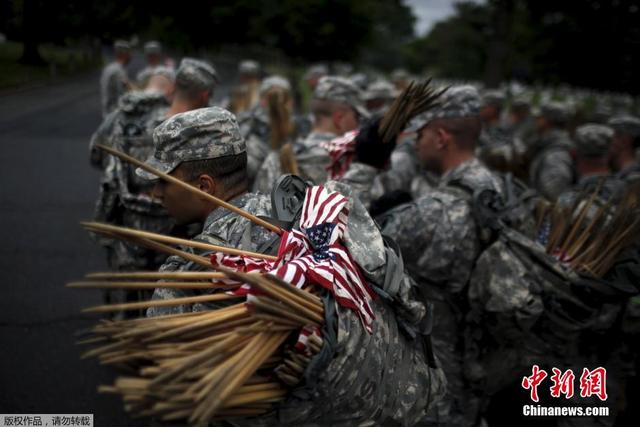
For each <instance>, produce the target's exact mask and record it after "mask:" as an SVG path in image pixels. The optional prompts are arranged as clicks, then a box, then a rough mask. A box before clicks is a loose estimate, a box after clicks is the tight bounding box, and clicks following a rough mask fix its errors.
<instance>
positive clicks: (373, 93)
mask: <svg viewBox="0 0 640 427" xmlns="http://www.w3.org/2000/svg"><path fill="white" fill-rule="evenodd" d="M396 96H398V91H397V89H396V87H395V86H394V85H393V84H391V83H390V82H388V81H387V80H384V79H379V80H376V81H374V82H372V83H371V84H370V85H369V87H367V90H366V91H365V92H364V99H365V100H366V101H369V100H372V99H393V98H395V97H396Z"/></svg>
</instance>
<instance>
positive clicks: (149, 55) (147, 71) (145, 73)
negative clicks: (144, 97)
mask: <svg viewBox="0 0 640 427" xmlns="http://www.w3.org/2000/svg"><path fill="white" fill-rule="evenodd" d="M144 56H145V58H146V59H147V65H146V66H145V67H144V68H143V69H142V70H140V71H139V72H138V74H137V75H136V83H137V85H138V87H139V88H141V89H144V88H145V87H146V86H147V83H148V82H149V78H150V77H151V75H152V72H153V69H154V68H156V67H161V66H162V45H161V44H160V42H157V41H155V40H151V41H148V42H146V43H145V44H144Z"/></svg>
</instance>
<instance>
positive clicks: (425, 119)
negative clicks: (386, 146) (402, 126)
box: [405, 85, 480, 132]
mask: <svg viewBox="0 0 640 427" xmlns="http://www.w3.org/2000/svg"><path fill="white" fill-rule="evenodd" d="M478 114H480V93H478V89H476V88H475V87H474V86H471V85H461V86H452V87H450V88H449V89H447V91H446V92H445V93H444V94H443V95H442V97H441V98H440V101H439V104H438V105H436V106H435V107H434V108H432V109H430V110H428V111H426V112H424V113H422V114H420V115H418V116H416V117H414V118H413V119H412V120H411V121H410V122H409V126H408V127H407V129H406V130H405V132H417V131H419V130H420V129H422V128H423V127H425V126H426V125H428V124H429V122H430V121H432V120H434V119H457V118H462V117H472V116H477V115H478Z"/></svg>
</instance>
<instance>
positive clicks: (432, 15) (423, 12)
mask: <svg viewBox="0 0 640 427" xmlns="http://www.w3.org/2000/svg"><path fill="white" fill-rule="evenodd" d="M458 1H459V0H404V3H405V4H406V5H408V6H409V7H411V9H413V14H414V15H415V16H416V18H417V21H416V35H418V36H422V35H424V34H426V33H427V32H428V31H429V30H430V29H431V27H433V24H435V23H436V22H437V21H441V20H443V19H445V18H447V17H448V16H450V15H452V14H453V5H454V4H455V3H457V2H458ZM474 1H475V2H478V3H482V2H484V0H474Z"/></svg>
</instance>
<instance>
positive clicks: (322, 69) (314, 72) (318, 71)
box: [304, 64, 329, 80]
mask: <svg viewBox="0 0 640 427" xmlns="http://www.w3.org/2000/svg"><path fill="white" fill-rule="evenodd" d="M327 74H329V69H328V68H327V66H326V65H324V64H316V65H312V66H311V67H309V69H308V70H307V72H306V73H304V79H305V80H309V79H312V78H314V77H322V76H326V75H327Z"/></svg>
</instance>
